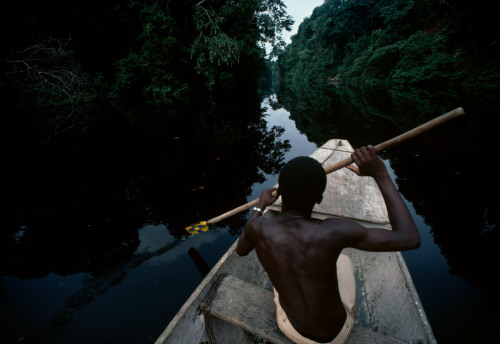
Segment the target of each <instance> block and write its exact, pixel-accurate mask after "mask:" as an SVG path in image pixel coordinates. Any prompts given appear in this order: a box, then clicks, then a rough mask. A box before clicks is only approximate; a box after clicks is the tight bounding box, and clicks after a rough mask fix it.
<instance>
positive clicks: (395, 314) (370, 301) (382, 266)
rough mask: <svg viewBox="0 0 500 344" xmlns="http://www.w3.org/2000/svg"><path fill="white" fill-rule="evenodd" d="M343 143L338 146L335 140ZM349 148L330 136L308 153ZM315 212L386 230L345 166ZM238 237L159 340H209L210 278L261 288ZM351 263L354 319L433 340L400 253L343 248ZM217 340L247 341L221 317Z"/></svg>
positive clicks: (340, 152) (379, 210)
mask: <svg viewBox="0 0 500 344" xmlns="http://www.w3.org/2000/svg"><path fill="white" fill-rule="evenodd" d="M339 142H341V146H340V145H339ZM351 152H352V147H351V146H350V145H349V143H348V142H347V141H345V140H331V141H329V142H327V143H326V144H325V145H323V146H322V147H321V148H320V149H318V150H317V151H316V152H315V153H313V154H312V155H311V156H312V157H313V158H315V159H317V160H318V161H320V162H321V163H322V164H323V166H329V165H331V164H333V163H335V162H336V161H340V160H343V159H345V158H346V157H349V156H350V153H351ZM279 210H280V200H278V201H277V202H276V203H275V205H273V206H271V207H268V209H267V211H266V214H265V216H267V217H272V216H277V215H278V214H279ZM313 217H315V218H318V219H324V218H327V217H345V218H350V219H352V220H354V221H357V222H359V223H361V224H363V225H365V226H367V227H370V226H371V227H373V226H377V227H385V228H387V229H388V230H390V224H389V221H388V217H387V211H386V208H385V203H384V201H383V198H382V196H381V194H380V191H379V190H378V187H377V185H376V184H375V182H374V181H373V180H372V179H371V178H360V177H358V176H356V175H355V174H354V173H352V172H351V171H349V170H347V169H342V170H338V171H336V172H334V173H331V174H329V175H328V183H327V190H326V192H325V196H324V200H323V202H322V203H321V204H320V205H318V206H317V207H315V209H314V212H313ZM236 245H237V241H236V242H235V243H234V244H233V245H232V246H231V247H230V248H229V250H228V251H227V252H226V253H225V254H224V256H223V257H222V258H221V259H220V260H219V262H218V263H217V264H216V265H215V266H214V267H213V268H212V270H211V271H210V273H209V274H208V275H207V276H206V277H205V278H204V280H203V281H202V282H201V283H200V285H199V286H198V287H197V288H196V290H195V291H194V292H193V294H192V295H191V296H190V298H189V299H188V300H187V301H186V303H185V304H184V305H183V307H182V308H181V309H180V310H179V312H178V313H177V315H176V316H175V317H174V318H173V319H172V321H171V322H170V323H169V325H168V326H167V328H166V329H165V330H164V331H163V333H162V334H161V335H160V337H159V338H158V339H157V341H156V344H163V343H175V344H179V343H195V344H198V343H201V342H204V341H206V340H207V338H206V333H205V320H204V316H203V314H202V313H201V312H200V311H199V306H200V304H201V302H202V301H203V299H204V298H205V296H206V294H207V292H208V291H209V289H210V287H211V282H212V281H213V279H214V277H215V276H216V275H218V274H220V273H229V274H231V275H232V276H234V277H236V278H239V279H241V280H243V281H246V282H249V283H252V284H255V285H257V286H260V287H262V288H265V287H266V285H267V284H268V283H269V279H268V276H267V273H266V272H265V271H264V269H263V268H262V266H261V264H260V263H259V261H258V259H257V256H256V254H255V252H254V251H253V252H251V253H250V254H249V255H248V256H245V257H240V256H238V255H237V254H236V252H235V249H236ZM343 253H344V254H347V255H348V256H349V257H350V258H351V260H352V262H353V264H354V268H355V278H356V322H357V323H358V324H360V325H362V326H364V327H366V328H368V329H371V330H372V331H374V332H378V333H381V334H384V335H387V336H390V337H392V338H395V339H398V340H400V341H402V342H405V343H436V340H435V338H434V335H433V333H432V329H431V327H430V325H429V322H428V320H427V317H426V315H425V312H424V310H423V308H422V305H421V302H420V299H419V297H418V294H417V292H416V290H415V287H414V284H413V281H412V279H411V276H410V273H409V272H408V268H407V266H406V263H405V261H404V258H403V256H402V255H401V253H400V252H365V251H360V250H356V249H352V248H349V249H345V250H344V252H343ZM212 327H213V329H214V333H215V335H216V338H217V342H218V343H246V342H248V343H250V342H253V340H254V338H251V337H250V336H249V334H248V333H246V332H245V331H243V330H242V329H241V328H239V327H237V326H234V325H231V324H229V323H227V322H224V321H222V320H218V319H216V318H215V319H213V320H212Z"/></svg>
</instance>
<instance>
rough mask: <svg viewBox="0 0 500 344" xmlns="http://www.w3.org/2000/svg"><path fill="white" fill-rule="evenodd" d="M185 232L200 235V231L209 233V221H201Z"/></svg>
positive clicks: (187, 228)
mask: <svg viewBox="0 0 500 344" xmlns="http://www.w3.org/2000/svg"><path fill="white" fill-rule="evenodd" d="M185 230H186V231H187V232H188V233H189V234H199V233H200V232H199V231H202V232H207V231H208V224H207V221H201V222H200V223H196V224H194V225H191V226H189V227H186V228H185Z"/></svg>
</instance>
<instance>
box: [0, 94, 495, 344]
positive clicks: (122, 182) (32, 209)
mask: <svg viewBox="0 0 500 344" xmlns="http://www.w3.org/2000/svg"><path fill="white" fill-rule="evenodd" d="M262 105H263V107H266V108H267V110H266V111H265V113H266V114H267V115H266V116H265V117H264V119H265V121H266V122H265V123H264V124H263V125H264V127H263V128H267V129H269V131H270V129H271V128H272V127H273V126H279V127H281V128H283V129H284V132H283V134H282V136H281V138H280V139H279V140H281V141H280V142H282V143H283V141H284V140H289V144H290V147H289V149H288V150H287V149H285V148H286V144H285V145H282V146H280V147H275V146H273V145H272V142H270V141H273V140H276V139H277V137H279V135H277V136H272V135H271V136H264V137H262V140H263V142H264V143H258V142H257V143H255V142H254V141H251V140H250V139H248V142H250V143H251V145H250V147H243V146H241V145H237V144H236V145H235V144H234V142H240V141H235V140H236V139H233V141H231V138H232V135H234V137H240V136H241V135H245V134H242V133H244V132H245V130H243V131H240V132H234V133H233V132H232V131H231V130H232V129H230V128H229V127H228V128H219V129H220V132H221V134H220V136H221V137H219V138H217V137H216V136H217V130H214V131H213V135H212V137H211V138H205V141H203V140H202V139H200V140H199V141H197V143H196V144H193V145H191V146H190V147H189V150H183V151H182V152H179V153H178V156H172V154H169V155H168V156H165V157H162V159H159V160H163V161H171V163H170V164H166V165H165V164H164V163H158V162H157V161H156V160H155V161H154V162H151V161H150V160H148V159H146V158H145V159H144V166H143V168H141V169H140V170H139V171H138V170H137V169H134V171H133V172H130V171H131V169H127V168H125V167H124V165H123V164H122V165H119V166H114V167H113V168H111V169H110V168H108V167H106V168H104V167H103V168H102V169H99V168H97V167H92V169H90V170H89V169H82V172H81V173H65V172H64V171H61V173H60V174H58V175H55V176H54V175H51V176H50V177H47V175H43V176H40V175H39V174H37V170H36V169H35V170H34V171H32V173H31V172H29V171H28V172H26V171H25V172H26V175H27V176H29V177H23V178H13V177H12V178H11V179H12V180H13V182H11V180H4V183H3V186H4V187H3V190H2V191H1V192H0V195H1V201H2V203H1V205H2V212H1V215H2V219H1V223H0V226H2V236H1V239H2V246H1V250H2V256H1V257H2V261H1V262H0V263H1V265H2V266H1V270H0V272H1V276H0V343H44V342H47V343H96V344H98V343H102V344H109V343H116V344H117V343H130V344H133V343H152V342H154V341H155V340H156V338H157V337H158V336H159V335H160V334H161V332H162V331H163V329H164V328H165V327H166V326H167V325H168V323H169V321H170V320H171V319H172V317H173V316H174V315H175V314H176V312H177V311H178V309H179V308H180V307H181V306H182V304H183V303H184V302H185V301H186V299H187V298H188V297H189V295H190V294H191V293H192V292H193V290H194V289H195V288H196V286H197V285H198V283H199V282H200V281H201V280H202V278H203V277H202V274H201V273H200V271H199V269H198V268H197V265H196V264H195V262H196V260H195V258H194V255H193V253H197V254H199V255H200V256H201V257H203V259H204V260H205V262H206V263H207V264H208V265H209V266H213V265H214V264H215V263H216V262H217V261H218V259H219V258H220V257H221V256H222V254H223V253H224V252H225V251H226V250H227V249H228V248H229V246H230V245H231V244H232V243H233V242H234V241H235V240H236V239H237V237H238V234H239V232H240V231H241V229H242V227H243V226H244V223H245V221H246V219H247V216H248V215H247V214H241V215H240V216H236V217H235V219H231V220H229V221H224V223H221V224H219V225H217V226H215V227H214V228H211V230H210V231H209V232H207V233H202V234H199V235H193V236H188V235H186V233H185V232H184V230H183V228H184V227H185V226H187V225H189V224H190V223H193V222H196V221H198V220H207V219H209V218H212V217H215V216H217V215H219V214H220V213H223V212H225V211H227V210H230V209H232V208H234V207H236V206H239V205H241V204H244V203H246V202H247V201H251V200H253V199H255V198H257V197H258V196H259V194H260V192H261V191H262V189H264V188H268V187H272V186H273V185H275V184H276V183H277V171H278V167H279V166H278V165H273V163H275V162H276V161H279V160H280V159H281V162H286V161H288V160H289V159H291V158H293V157H296V156H299V155H309V154H311V153H312V152H313V151H314V150H316V149H317V147H318V144H320V143H319V142H315V143H314V141H316V139H311V137H312V136H313V135H312V134H311V133H309V134H308V133H305V132H303V131H300V130H298V129H297V124H296V123H297V122H296V121H294V120H292V119H291V118H290V113H289V112H288V111H287V110H285V109H284V108H280V107H276V108H275V109H273V108H272V107H271V106H269V105H268V100H265V101H264V103H263V104H262ZM450 110H451V109H450ZM466 111H467V109H466ZM436 115H439V114H436ZM468 115H469V114H468ZM472 115H473V116H479V115H478V114H472ZM474 125H476V126H474ZM329 126H331V125H330V124H329V125H326V124H325V126H322V130H326V131H327V132H328V135H330V138H342V139H348V140H350V137H351V136H350V134H349V132H344V131H342V130H340V129H335V128H334V129H331V130H329V129H328V128H329ZM327 129H328V130H327ZM468 130H469V131H470V132H473V133H474V135H475V136H474V137H479V136H480V137H482V139H481V140H479V141H478V140H470V141H464V139H463V137H469V136H471V135H468V134H464V132H467V131H468ZM264 131H266V129H264ZM477 131H480V130H479V129H478V126H477V123H476V124H474V123H473V124H472V125H471V124H470V123H469V121H466V120H462V119H457V120H456V123H454V124H450V125H445V126H443V128H440V129H436V130H435V132H434V133H430V134H428V135H424V137H423V138H420V139H416V140H414V141H413V142H412V143H406V144H403V145H402V146H401V147H395V148H394V149H393V150H391V152H387V153H386V154H383V155H382V156H383V158H384V161H385V162H386V164H387V166H388V167H389V170H390V172H391V175H392V177H393V179H394V180H395V182H396V184H397V185H398V188H399V189H400V192H401V193H402V195H403V197H404V198H405V201H406V202H407V204H408V206H409V208H410V211H411V213H412V215H413V217H414V219H415V221H416V223H417V225H418V228H419V231H420V234H421V237H422V245H421V247H420V248H419V249H417V250H413V251H409V252H405V253H404V257H405V259H406V262H407V265H408V268H409V270H410V273H411V275H412V277H413V280H414V283H415V286H416V289H417V291H418V293H419V295H420V298H421V301H422V303H423V305H424V309H425V311H426V313H427V316H428V318H429V320H430V323H431V326H432V328H433V330H434V333H435V336H436V338H437V340H438V342H439V343H487V342H490V339H491V338H494V337H493V329H494V325H495V324H497V323H498V315H497V313H496V309H494V307H493V304H494V300H495V299H497V296H496V294H493V290H495V289H496V288H495V287H496V284H495V283H494V282H493V278H492V277H491V274H492V272H494V271H498V269H497V267H496V265H494V264H493V263H492V261H493V257H495V256H496V255H495V254H494V252H496V247H497V246H498V244H499V243H500V241H499V239H498V232H497V228H496V223H497V220H498V213H497V212H496V211H497V210H498V208H496V206H494V204H493V203H494V202H493V199H494V196H496V194H497V191H495V190H494V188H495V187H496V186H497V185H498V182H497V181H496V180H497V179H498V178H496V177H495V176H494V175H492V174H491V173H488V172H489V171H490V170H494V168H493V167H491V166H489V165H488V161H484V160H483V159H484V158H485V157H488V156H489V157H490V160H491V159H494V156H492V155H490V154H491V152H492V150H491V148H490V147H488V146H485V143H488V142H490V141H488V140H489V139H488V140H485V139H484V135H482V134H481V135H479V134H477ZM481 132H483V131H482V128H481ZM488 132H489V131H488ZM457 133H458V134H457ZM337 135H338V136H337ZM478 135H479V136H478ZM308 137H309V138H308ZM221 138H223V139H224V140H226V141H227V142H226V141H216V142H217V144H219V145H224V144H225V145H226V146H224V147H226V148H227V150H228V151H229V150H230V148H231V149H233V150H234V151H235V152H236V153H235V155H233V156H232V155H230V154H228V155H223V154H222V153H221V156H218V154H214V155H213V156H211V155H206V154H205V156H204V159H202V160H200V159H198V155H199V153H200V151H205V150H210V147H209V145H210V142H211V141H212V140H219V139H221ZM389 138H390V137H382V135H381V137H380V142H381V141H383V140H386V139H389ZM364 139H366V141H368V142H366V141H364V142H363V140H364ZM372 139H373V137H363V136H362V135H360V136H359V137H356V138H355V140H354V142H352V141H351V143H352V144H353V146H357V145H360V144H376V143H379V142H372V141H370V140H372ZM170 142H171V144H172V149H181V148H182V146H183V145H182V142H183V141H182V138H178V137H172V138H171V141H170ZM177 142H179V143H177ZM184 142H185V141H184ZM220 142H223V143H220ZM224 142H226V143H224ZM245 142H246V141H245ZM176 145H177V146H176ZM262 147H264V148H262ZM266 147H267V148H266ZM269 147H270V148H269ZM266 149H267V150H266ZM280 149H281V150H280ZM259 150H261V151H262V150H264V151H266V153H265V154H263V156H264V158H265V159H264V160H265V161H261V160H259V159H263V156H259V155H257V156H254V155H252V154H254V153H255V152H256V151H259ZM215 151H217V149H215ZM277 151H279V152H280V154H281V155H280V154H277V153H276V152H277ZM478 151H479V152H482V153H481V154H479V155H478V154H477V152H478ZM237 152H241V153H240V154H237ZM274 153H276V154H277V155H273V154H274ZM241 155H244V156H243V158H242V161H239V160H238V159H239V158H238V157H237V156H241ZM207 156H208V157H207ZM226 157H228V158H226ZM229 157H232V158H229ZM171 159H172V160H171ZM176 159H177V160H176ZM252 159H253V160H252ZM236 160H238V161H236ZM247 160H250V161H251V164H253V165H251V166H250V165H248V166H247V165H246V161H247ZM176 161H177V162H176ZM179 161H180V162H179ZM255 161H257V166H258V167H256V163H254V162H255ZM273 161H274V162H273ZM130 163H131V164H132V162H130ZM133 163H135V162H133ZM219 164H220V166H219ZM174 169H175V170H176V172H175V173H174V172H172V170H174ZM200 170H203V173H197V172H199V171H200ZM215 176H216V177H215ZM494 288H495V289H494Z"/></svg>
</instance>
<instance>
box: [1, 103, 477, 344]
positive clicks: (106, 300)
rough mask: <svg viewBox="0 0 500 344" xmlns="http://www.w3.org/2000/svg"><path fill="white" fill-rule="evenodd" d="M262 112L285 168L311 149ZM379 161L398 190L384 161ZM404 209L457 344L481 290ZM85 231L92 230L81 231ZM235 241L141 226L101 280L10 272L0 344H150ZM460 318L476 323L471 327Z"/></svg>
mask: <svg viewBox="0 0 500 344" xmlns="http://www.w3.org/2000/svg"><path fill="white" fill-rule="evenodd" d="M263 106H264V107H267V110H266V113H267V115H266V117H265V119H266V121H267V126H268V128H271V127H273V126H280V127H282V128H284V129H285V130H284V133H283V136H282V137H281V139H283V140H289V142H290V145H291V149H290V150H289V151H288V152H286V153H285V155H284V160H285V161H288V160H290V159H292V158H294V157H296V156H300V155H309V154H311V153H312V152H313V151H315V150H316V149H317V145H316V144H314V143H312V142H310V141H309V140H308V139H307V135H306V134H304V133H301V132H300V131H299V130H298V129H297V128H296V125H295V122H294V121H293V120H291V119H290V114H289V112H288V111H286V110H285V109H284V108H279V109H275V110H273V109H272V108H271V107H270V106H269V99H267V100H265V101H264V103H263ZM332 138H334V137H332ZM339 138H344V139H345V137H339ZM368 143H370V144H372V142H367V144H368ZM377 143H378V142H377ZM373 144H376V143H373ZM384 161H385V163H386V165H387V166H388V168H389V171H391V174H392V177H393V178H394V180H395V181H396V183H397V182H398V178H397V176H396V175H395V174H394V171H393V169H392V168H391V161H390V159H385V160H384ZM265 177H266V179H265V181H264V182H262V183H260V182H256V183H254V185H253V187H252V192H251V194H250V196H248V197H247V201H251V200H253V199H255V198H257V197H259V194H260V192H261V191H262V190H263V189H264V188H268V187H272V186H274V185H275V184H276V183H277V178H278V177H277V175H272V174H271V175H269V174H265ZM88 182H89V183H92V180H90V181H88ZM33 183H36V181H34V182H33ZM67 183H81V180H80V179H78V180H73V181H72V180H69V181H67ZM35 187H36V185H35ZM26 196H27V197H29V196H30V195H26ZM407 204H408V207H409V208H410V211H411V213H412V215H413V217H414V219H415V221H416V222H417V224H418V227H419V230H420V233H421V237H422V246H421V248H419V249H417V250H414V251H409V252H405V253H404V257H405V259H406V262H407V265H408V267H409V270H410V273H411V275H412V277H413V280H414V283H415V286H416V288H417V291H418V293H419V295H420V298H421V301H422V303H423V305H424V309H425V311H426V312H427V316H428V318H429V320H430V323H431V326H432V327H433V329H434V332H435V335H436V337H437V339H438V342H443V343H445V342H450V343H451V342H463V341H461V339H460V335H459V334H458V335H457V334H455V333H456V331H457V329H465V328H478V327H479V328H483V326H484V324H483V323H482V321H481V316H480V315H481V314H484V312H483V311H484V309H485V304H484V301H483V299H481V297H480V296H481V292H482V290H481V288H478V287H475V286H473V285H472V284H471V283H470V282H468V281H466V280H465V279H463V278H461V277H459V276H458V275H456V274H452V273H450V266H449V265H448V262H447V259H446V257H445V256H444V255H443V253H442V251H441V249H440V246H439V245H438V244H436V243H435V242H434V236H433V229H432V228H431V227H430V226H429V225H428V224H427V223H426V221H425V219H424V218H423V217H422V216H420V215H419V214H417V212H416V211H415V208H414V207H413V205H412V204H411V203H410V202H408V201H407ZM238 205H240V204H235V205H234V206H235V207H236V206H238ZM227 210H229V209H227ZM216 215H219V214H213V216H214V217H215V216H216ZM106 221H108V220H106ZM109 221H111V220H109ZM145 222H146V223H147V222H148V221H145ZM186 225H188V224H186ZM88 227H89V230H91V225H90V224H89V225H88ZM24 233H25V231H24V228H23V225H19V226H18V230H17V231H16V233H15V235H16V237H15V238H14V239H15V240H23V236H24V235H25V234H24ZM236 239H237V236H236V235H233V234H230V231H229V230H227V229H226V228H225V227H220V228H217V229H216V230H214V231H209V232H207V233H202V234H199V235H193V236H190V237H176V236H173V235H172V234H171V231H169V230H168V228H167V226H166V225H164V224H158V223H155V221H149V224H146V225H144V226H143V227H142V228H140V229H139V231H138V235H137V236H135V235H132V236H130V238H128V239H124V240H123V242H122V243H121V244H120V245H121V246H120V248H121V249H123V250H127V248H130V252H129V253H130V254H128V255H127V258H126V259H122V260H120V261H118V262H116V263H115V264H114V265H111V266H112V267H107V268H106V269H103V270H102V271H100V273H95V272H78V273H64V272H56V271H50V272H48V273H39V276H37V274H36V273H28V272H26V273H25V272H23V271H18V273H17V274H16V275H15V276H14V275H13V274H6V275H4V276H1V279H0V281H1V282H0V327H1V330H0V343H37V342H47V343H95V344H100V343H102V344H109V343H115V344H116V343H130V344H135V343H152V342H154V340H155V339H156V338H157V337H158V336H159V335H160V334H161V332H162V331H163V329H164V328H165V327H166V326H167V325H168V323H169V321H170V320H171V319H172V317H173V316H174V315H175V314H176V312H177V311H178V309H179V308H180V307H181V306H182V304H183V303H184V302H185V300H186V299H187V298H188V297H189V295H190V294H191V293H192V292H193V290H194V289H195V288H196V286H197V285H198V284H199V282H200V281H201V280H202V278H203V276H202V272H200V269H199V268H198V267H199V266H197V265H196V263H197V260H196V256H201V257H202V258H203V260H204V261H205V262H206V263H207V264H208V265H209V266H213V265H214V264H215V263H216V262H217V261H218V259H219V258H220V257H221V256H222V255H223V253H224V252H225V251H226V250H227V249H228V248H229V246H230V245H231V244H232V243H233V242H234V241H235V240H236ZM66 240H67V238H65V237H64V236H63V235H61V237H60V245H63V246H64V245H65V242H66ZM97 240H99V239H97ZM193 252H194V253H196V256H195V255H194V254H193ZM109 255H110V256H111V253H110V254H109ZM57 259H60V260H64V259H65V257H57ZM33 264H36V262H34V263H33ZM68 264H69V265H71V262H68ZM68 271H72V269H69V270H68ZM466 314H477V315H478V316H477V317H473V319H470V318H469V317H467V316H466ZM481 324H483V325H481ZM460 332H461V331H460ZM440 339H441V340H440Z"/></svg>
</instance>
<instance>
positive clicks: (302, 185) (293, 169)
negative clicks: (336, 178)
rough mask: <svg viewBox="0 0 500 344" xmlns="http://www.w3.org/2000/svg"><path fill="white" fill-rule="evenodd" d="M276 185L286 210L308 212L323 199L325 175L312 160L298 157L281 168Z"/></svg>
mask: <svg viewBox="0 0 500 344" xmlns="http://www.w3.org/2000/svg"><path fill="white" fill-rule="evenodd" d="M278 184H279V190H280V194H281V198H282V200H283V205H284V206H285V207H286V208H289V209H293V210H297V211H307V212H310V211H311V210H312V208H313V207H314V205H315V204H316V203H320V202H321V200H322V199H323V191H325V187H326V173H325V170H324V169H323V167H321V164H320V163H319V162H317V161H316V160H314V159H313V158H309V157H305V156H303V157H298V158H295V159H292V160H290V161H289V162H288V163H287V164H286V165H285V166H284V167H283V169H282V170H281V172H280V176H279V180H278Z"/></svg>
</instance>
